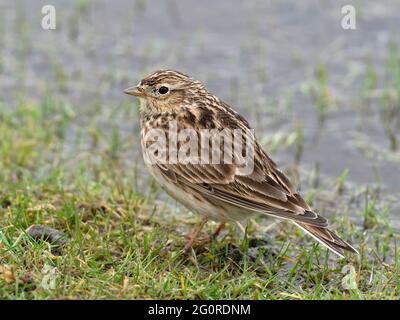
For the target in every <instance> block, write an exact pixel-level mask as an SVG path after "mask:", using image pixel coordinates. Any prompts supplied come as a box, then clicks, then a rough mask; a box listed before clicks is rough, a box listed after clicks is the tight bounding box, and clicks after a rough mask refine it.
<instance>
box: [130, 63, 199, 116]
mask: <svg viewBox="0 0 400 320" xmlns="http://www.w3.org/2000/svg"><path fill="white" fill-rule="evenodd" d="M124 92H125V93H126V94H129V95H132V96H136V97H138V98H139V99H140V105H141V109H142V110H143V109H150V110H144V111H153V112H163V111H170V110H171V109H174V108H179V107H181V106H183V105H184V104H189V103H190V100H191V99H195V98H196V97H197V96H201V95H202V94H206V92H207V91H206V89H205V87H204V86H203V85H202V84H201V83H200V82H199V81H197V80H194V79H192V78H190V77H189V76H187V75H185V74H183V73H180V72H178V71H174V70H159V71H156V72H153V73H152V74H150V75H148V76H147V77H145V78H144V79H143V80H141V81H140V82H139V83H138V85H136V86H133V87H130V88H127V89H125V90H124Z"/></svg>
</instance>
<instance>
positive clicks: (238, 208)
mask: <svg viewBox="0 0 400 320" xmlns="http://www.w3.org/2000/svg"><path fill="white" fill-rule="evenodd" d="M124 92H125V93H127V94H130V95H134V96H137V97H139V99H140V114H141V127H142V148H143V150H144V149H145V148H146V147H147V146H146V145H145V143H144V140H143V137H144V136H145V135H146V133H147V132H148V131H149V130H151V129H155V128H157V129H161V130H165V131H166V130H168V124H169V123H170V122H171V121H176V123H177V126H178V131H179V130H182V129H194V130H196V132H198V131H200V129H217V130H223V129H225V128H229V129H243V130H246V129H250V126H249V124H248V122H247V121H246V120H245V119H244V118H243V117H242V116H241V115H239V114H238V113H237V112H235V111H234V110H233V109H231V107H230V106H229V105H227V104H226V103H224V102H223V101H221V100H220V99H219V98H218V97H216V96H214V95H213V94H211V93H210V92H208V90H207V89H206V88H205V87H204V85H203V84H201V83H200V82H199V81H196V80H194V79H192V78H190V77H188V76H186V75H184V74H182V73H180V72H177V71H173V70H160V71H156V72H154V73H152V74H151V75H149V76H147V77H146V78H144V79H143V80H142V81H141V82H140V83H139V84H138V85H137V86H135V87H131V88H128V89H126V90H125V91H124ZM254 148H255V149H254V170H253V171H252V172H251V173H250V174H248V173H246V174H244V173H243V170H242V168H241V167H240V166H239V165H237V164H236V163H231V164H226V163H223V162H222V163H220V164H182V163H153V164H148V168H149V171H150V173H151V174H152V175H153V176H154V178H155V179H156V180H157V181H158V182H159V183H160V184H161V186H162V187H163V188H164V189H165V190H166V191H167V192H168V193H169V194H170V195H171V196H172V197H174V198H175V199H177V200H178V201H180V202H181V203H183V204H184V205H185V206H186V207H188V208H189V209H190V210H192V211H196V212H198V213H200V214H201V215H202V216H203V221H202V224H201V225H200V226H199V228H198V229H196V232H195V233H194V235H193V237H192V239H191V242H189V243H188V245H187V246H186V249H189V248H190V247H191V245H192V243H193V240H194V238H195V237H196V236H197V234H198V233H199V232H200V230H201V227H202V226H203V225H204V224H205V222H206V221H207V219H208V218H210V219H213V220H217V221H221V222H222V223H224V222H226V221H240V220H244V219H246V218H249V217H251V216H252V215H253V214H256V213H261V214H266V215H270V216H275V217H278V218H283V219H288V220H291V221H292V222H294V223H295V224H296V225H297V226H299V227H300V228H302V229H303V230H305V231H306V232H307V233H309V234H310V235H312V236H313V237H314V238H315V239H316V240H318V241H319V242H321V243H322V244H324V245H325V246H326V247H328V248H329V249H330V250H332V251H333V252H335V253H336V254H338V255H340V256H343V250H348V251H350V252H353V253H357V251H356V250H355V249H354V248H353V247H352V246H351V245H349V244H348V243H347V242H345V241H343V240H342V239H340V238H339V237H338V236H337V235H336V234H335V233H333V232H332V231H330V230H329V229H328V222H327V220H326V219H325V218H323V217H321V216H319V215H318V214H317V213H315V212H314V211H313V210H312V209H311V208H310V207H309V206H308V204H307V203H306V202H305V201H304V200H303V199H302V197H301V196H300V195H299V194H298V193H297V191H296V190H295V189H294V188H293V186H292V185H291V183H290V182H289V180H288V179H287V178H286V176H285V175H284V174H283V173H282V172H281V171H280V170H279V169H278V168H277V166H276V164H275V163H274V162H273V161H272V160H271V159H270V158H269V157H268V155H267V154H266V153H265V152H264V151H263V149H262V148H261V146H260V145H259V144H258V143H257V142H255V144H254Z"/></svg>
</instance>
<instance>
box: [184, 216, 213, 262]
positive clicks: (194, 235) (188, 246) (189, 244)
mask: <svg viewBox="0 0 400 320" xmlns="http://www.w3.org/2000/svg"><path fill="white" fill-rule="evenodd" d="M207 221H208V218H207V217H203V219H202V220H201V222H200V223H199V225H198V226H197V227H196V229H195V230H194V231H193V233H192V235H191V237H190V239H189V241H188V242H187V243H186V245H185V249H184V251H183V253H184V254H185V255H189V252H190V250H191V249H192V246H193V243H194V241H195V240H196V238H197V236H198V235H199V233H200V232H201V230H202V229H203V227H204V225H205V224H206V223H207Z"/></svg>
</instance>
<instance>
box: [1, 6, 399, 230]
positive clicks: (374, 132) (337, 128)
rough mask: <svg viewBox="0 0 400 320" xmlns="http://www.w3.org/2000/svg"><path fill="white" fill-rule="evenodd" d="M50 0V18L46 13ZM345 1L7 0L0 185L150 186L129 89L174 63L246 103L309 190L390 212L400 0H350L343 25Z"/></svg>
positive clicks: (395, 166) (395, 201)
mask: <svg viewBox="0 0 400 320" xmlns="http://www.w3.org/2000/svg"><path fill="white" fill-rule="evenodd" d="M47 4H52V5H54V6H55V8H56V19H57V20H56V23H57V24H56V30H43V29H42V27H41V20H42V18H43V14H42V13H41V8H42V6H43V5H47ZM345 4H348V1H347V2H346V1H317V0H307V1H286V0H285V1H211V0H210V1H194V0H189V1H174V0H168V1H154V0H152V1H147V0H137V1H128V0H117V1H100V0H99V1H88V0H75V1H61V0H60V1H48V0H46V1H39V0H29V1H28V0H26V1H21V0H16V1H11V0H8V1H7V0H2V1H0V122H1V123H0V134H1V136H2V137H1V139H2V141H1V142H0V143H1V147H0V149H1V150H0V152H1V160H0V162H1V164H0V178H1V182H2V189H3V191H0V192H2V193H5V192H6V189H7V188H12V186H16V185H18V184H19V183H21V181H24V179H29V181H31V182H35V183H38V184H39V185H41V184H42V185H43V186H45V185H46V183H47V184H49V181H53V180H52V179H55V181H62V183H63V184H66V185H68V182H69V181H74V184H73V185H74V187H73V188H72V187H71V188H70V189H71V192H76V193H79V192H80V191H79V190H81V189H79V188H78V189H77V188H76V185H79V186H81V187H82V186H85V187H82V189H84V190H86V191H88V193H90V194H91V195H93V197H95V196H98V197H100V198H104V197H105V195H107V194H108V193H110V194H112V188H113V185H112V183H111V184H110V188H109V190H108V191H107V190H106V188H105V186H107V181H109V180H110V179H112V177H114V178H115V177H117V178H118V177H119V178H120V180H121V181H125V180H124V179H126V184H125V186H133V187H132V189H133V190H134V192H136V193H142V194H143V195H147V194H148V192H149V190H152V188H154V186H153V184H152V183H151V182H149V177H148V175H147V173H146V172H145V171H144V169H143V168H142V159H141V153H140V151H139V147H140V144H139V128H138V110H137V107H138V105H137V101H135V100H133V99H132V98H131V97H128V96H126V95H124V94H123V93H122V91H123V89H124V88H126V87H128V86H131V85H134V84H136V83H137V82H138V81H139V80H140V79H141V78H142V77H143V76H145V75H146V74H148V73H150V72H152V71H154V70H156V69H160V68H172V69H176V70H179V71H181V72H184V73H186V74H188V75H190V76H192V77H193V78H196V79H198V80H201V81H203V82H204V83H205V84H206V86H207V87H208V88H209V89H210V91H211V92H213V93H215V94H216V95H218V96H219V97H220V98H221V99H223V100H225V101H226V102H227V103H229V104H230V105H232V106H233V107H234V108H235V109H236V110H238V111H239V112H240V113H242V114H243V115H244V116H245V117H246V118H247V119H248V120H249V121H250V123H251V124H252V126H253V127H254V129H255V131H256V134H257V136H258V138H259V139H260V140H261V142H262V144H263V146H264V148H265V149H266V150H267V152H269V153H270V154H271V155H272V157H273V158H274V159H275V160H276V162H277V163H278V164H279V165H280V167H281V168H282V169H284V171H285V172H287V173H288V174H289V175H290V177H291V178H292V179H293V181H294V182H295V184H296V185H297V186H298V187H299V189H300V190H301V191H302V193H305V192H306V191H307V190H310V188H313V190H319V191H320V194H322V195H323V197H324V198H323V199H324V201H325V203H333V204H332V205H328V206H327V207H328V208H329V207H334V208H335V209H334V210H336V212H339V211H341V212H343V211H344V212H346V213H348V214H349V215H350V216H351V217H353V218H354V219H357V217H358V218H359V217H361V216H362V215H363V210H364V209H363V208H364V207H365V204H366V203H373V204H374V205H376V208H375V210H376V211H379V212H381V213H382V212H385V213H387V214H388V215H389V216H390V223H391V224H393V225H396V226H399V225H400V219H399V210H400V201H399V195H400V142H399V139H400V52H399V49H398V46H399V44H400V35H399V32H398V31H399V21H400V2H399V1H394V0H393V1H389V0H386V1H379V2H376V1H352V4H353V5H354V6H355V8H356V30H344V29H343V28H342V26H341V19H342V17H343V15H342V13H341V8H342V6H343V5H345ZM12 129H13V130H12ZM105 168H109V169H110V172H112V174H110V175H109V176H107V175H106V174H105V173H104V172H105V170H106V169H105ZM105 176H107V177H105ZM77 177H79V178H77ZM74 179H75V180H74ZM77 179H78V180H79V183H75V182H76V181H77ZM117 180H118V179H117ZM118 183H119V182H118ZM71 185H72V182H71ZM100 186H103V187H104V188H103V189H101V190H100ZM318 188H320V189H318ZM332 190H335V193H332ZM336 191H338V192H337V193H336ZM315 193H316V192H314V193H313V192H311V193H310V192H309V193H307V199H308V200H309V201H311V202H315V203H316V206H317V207H318V206H320V208H319V209H320V210H322V211H326V212H325V214H326V215H327V216H329V215H330V214H331V213H330V211H329V209H324V208H325V206H322V205H318V203H319V202H318V199H319V198H318V197H319V196H318V197H315ZM324 194H325V195H324ZM338 194H341V198H340V199H342V200H340V199H338ZM163 197H164V196H163V195H162V194H161V193H160V195H158V194H157V195H156V196H155V198H156V199H164V198H163ZM168 201H172V200H168ZM319 201H320V202H321V201H322V200H319ZM340 201H342V203H341V202H340ZM338 202H339V203H338ZM332 210H333V209H332ZM357 215H358V216H357Z"/></svg>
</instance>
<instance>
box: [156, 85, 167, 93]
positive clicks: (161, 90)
mask: <svg viewBox="0 0 400 320" xmlns="http://www.w3.org/2000/svg"><path fill="white" fill-rule="evenodd" d="M168 91H169V89H168V88H167V87H164V86H163V87H160V89H158V92H159V93H160V94H166V93H167V92H168Z"/></svg>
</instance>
